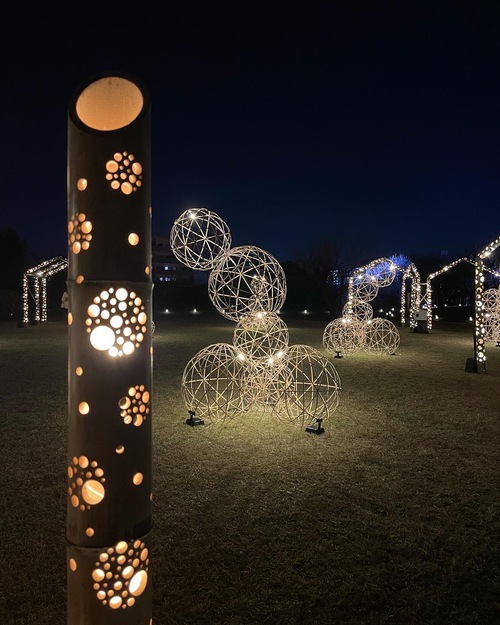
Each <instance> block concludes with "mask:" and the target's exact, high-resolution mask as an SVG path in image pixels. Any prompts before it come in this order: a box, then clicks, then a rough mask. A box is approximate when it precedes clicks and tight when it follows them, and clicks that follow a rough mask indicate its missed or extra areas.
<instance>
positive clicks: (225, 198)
mask: <svg viewBox="0 0 500 625" xmlns="http://www.w3.org/2000/svg"><path fill="white" fill-rule="evenodd" d="M152 6H153V4H152V3H147V2H142V3H137V4H136V5H132V4H129V3H125V4H124V3H107V4H106V3H101V4H100V5H99V6H97V7H95V8H92V5H85V4H82V5H78V4H74V3H66V8H65V9H64V10H63V12H61V10H56V9H48V8H47V7H46V6H44V5H43V3H40V4H38V5H35V7H34V8H30V5H29V3H27V4H23V3H7V4H6V5H5V6H4V7H3V9H2V11H3V14H2V27H3V28H2V30H3V34H2V37H0V40H1V41H0V52H1V54H2V82H3V89H2V98H1V107H2V111H1V112H2V117H1V119H2V128H1V133H0V136H1V141H2V186H3V193H2V194H1V198H2V205H1V220H0V229H3V228H8V227H13V228H15V229H16V230H17V231H18V233H19V234H20V236H21V237H22V238H23V239H26V240H27V242H28V245H29V248H28V249H29V253H30V254H31V255H33V256H38V257H40V258H42V259H44V258H51V257H52V256H57V255H63V256H66V254H67V248H66V209H67V196H66V159H67V111H68V105H69V101H70V99H71V96H72V95H73V93H74V92H75V91H76V90H77V89H78V88H79V87H80V86H81V85H82V84H83V83H84V82H87V80H88V79H89V78H92V77H93V76H94V75H98V74H101V73H102V72H113V71H121V72H127V73H129V74H132V75H135V76H137V77H138V78H139V79H141V81H143V82H144V83H145V84H146V86H147V87H148V89H149V92H150V95H151V104H152V108H151V110H152V159H153V172H152V195H153V201H152V204H153V234H154V235H157V236H168V235H169V233H170V229H171V226H172V223H173V221H174V219H175V218H176V217H177V216H178V215H180V213H181V212H183V211H184V210H185V209H187V208H189V207H192V206H204V207H206V208H209V209H210V210H213V211H215V212H216V213H218V214H219V215H220V216H221V217H222V218H223V219H224V220H225V221H226V222H227V224H228V225H229V228H230V230H231V234H232V237H233V245H242V244H250V245H257V246H259V247H262V248H264V249H266V250H267V251H268V252H270V253H271V254H273V255H274V256H276V257H277V258H278V260H280V261H284V260H288V259H291V258H296V257H298V256H299V255H300V254H302V253H304V252H305V251H306V250H307V249H308V248H309V247H311V246H314V245H315V244H317V242H318V241H320V240H323V239H329V240H331V241H332V242H334V243H340V244H341V245H342V246H343V248H344V249H345V250H349V251H350V252H351V253H354V254H355V255H356V256H357V257H358V258H359V261H360V263H361V262H366V261H368V260H371V259H374V258H377V257H379V256H389V255H391V254H394V253H396V252H400V253H404V254H406V255H408V256H410V258H411V257H413V256H414V255H422V254H432V253H437V254H439V253H440V252H441V250H448V253H449V257H450V260H451V259H454V258H456V257H459V256H462V255H463V254H464V252H467V251H468V250H471V249H472V248H474V247H475V246H476V247H479V248H482V247H484V246H485V245H486V244H488V243H489V242H491V241H492V240H494V239H496V238H497V237H498V236H499V235H500V210H499V207H500V175H499V174H500V169H499V166H500V159H499V156H500V153H499V151H500V125H499V116H500V89H499V78H500V3H499V2H493V1H490V2H483V1H481V0H471V1H469V2H458V1H457V2H445V1H440V0H432V1H426V0H424V1H419V2H410V1H405V0H398V1H397V2H383V1H375V0H373V1H371V2H362V1H359V2H358V1H355V0H345V1H344V2H337V1H334V0H332V1H330V2H314V1H313V2H295V3H294V4H293V7H292V5H291V3H284V2H279V3H278V2H275V3H273V2H267V3H238V2H232V3H217V2H203V3H193V2H188V1H185V2H175V3H170V2H168V3H155V4H154V6H155V7H159V6H161V7H162V13H161V14H160V13H158V8H156V9H153V8H152Z"/></svg>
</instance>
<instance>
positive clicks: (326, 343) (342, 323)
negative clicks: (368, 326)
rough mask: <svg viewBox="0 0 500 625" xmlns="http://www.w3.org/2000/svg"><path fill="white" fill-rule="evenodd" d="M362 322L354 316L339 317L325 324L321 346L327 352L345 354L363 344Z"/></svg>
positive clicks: (363, 331)
mask: <svg viewBox="0 0 500 625" xmlns="http://www.w3.org/2000/svg"><path fill="white" fill-rule="evenodd" d="M364 334H365V327H364V324H363V323H362V322H361V321H359V320H358V319H355V318H354V317H340V318H339V319H334V320H333V321H330V323H329V324H328V325H327V326H326V328H325V330H324V332H323V347H324V348H325V349H326V351H327V352H328V353H329V354H334V355H341V356H347V355H348V354H354V353H355V352H357V351H359V350H360V349H361V347H362V346H363V340H364Z"/></svg>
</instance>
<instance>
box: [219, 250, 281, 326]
mask: <svg viewBox="0 0 500 625" xmlns="http://www.w3.org/2000/svg"><path fill="white" fill-rule="evenodd" d="M208 294H209V296H210V299H211V301H212V303H213V305H214V306H215V308H216V309H217V310H218V311H219V312H220V313H221V315H223V316H224V317H226V318H227V319H231V320H232V321H238V320H239V319H241V317H243V315H245V314H247V313H251V312H276V311H277V310H279V309H280V308H281V306H282V305H283V302H284V301H285V298H286V277H285V272H284V271H283V268H282V267H281V265H280V264H279V263H278V261H277V260H276V259H275V258H274V256H272V255H271V254H269V252H266V251H265V250H263V249H261V248H259V247H255V246H251V245H243V246H240V247H234V248H232V249H231V250H229V252H227V253H226V254H224V255H223V256H222V257H221V259H220V260H219V261H218V262H217V264H216V265H215V266H214V268H213V269H212V271H211V272H210V275H209V278H208Z"/></svg>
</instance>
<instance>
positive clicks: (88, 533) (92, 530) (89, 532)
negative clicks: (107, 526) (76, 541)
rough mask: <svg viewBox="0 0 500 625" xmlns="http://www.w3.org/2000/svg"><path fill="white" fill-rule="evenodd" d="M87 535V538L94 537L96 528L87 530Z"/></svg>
mask: <svg viewBox="0 0 500 625" xmlns="http://www.w3.org/2000/svg"><path fill="white" fill-rule="evenodd" d="M85 533H86V534H87V536H93V535H94V528H93V527H87V529H86V530H85Z"/></svg>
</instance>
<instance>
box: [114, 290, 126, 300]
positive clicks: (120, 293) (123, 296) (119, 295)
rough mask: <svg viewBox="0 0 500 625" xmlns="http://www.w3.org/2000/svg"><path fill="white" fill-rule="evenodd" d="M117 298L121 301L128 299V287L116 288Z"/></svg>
mask: <svg viewBox="0 0 500 625" xmlns="http://www.w3.org/2000/svg"><path fill="white" fill-rule="evenodd" d="M115 295H116V299H117V300H118V301H120V302H122V301H123V300H125V299H127V297H128V291H127V289H124V288H120V289H117V290H116V294H115Z"/></svg>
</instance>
